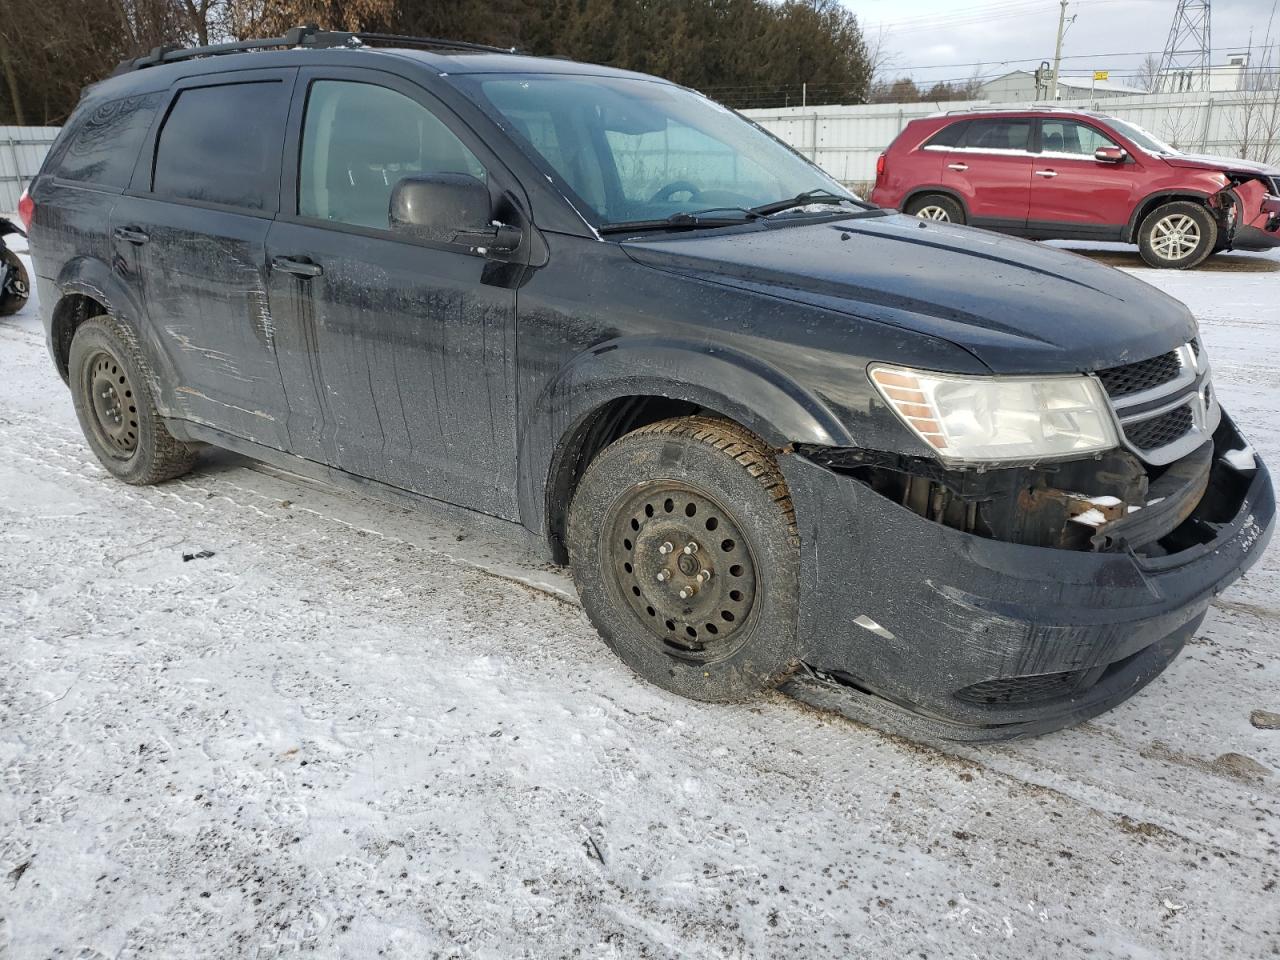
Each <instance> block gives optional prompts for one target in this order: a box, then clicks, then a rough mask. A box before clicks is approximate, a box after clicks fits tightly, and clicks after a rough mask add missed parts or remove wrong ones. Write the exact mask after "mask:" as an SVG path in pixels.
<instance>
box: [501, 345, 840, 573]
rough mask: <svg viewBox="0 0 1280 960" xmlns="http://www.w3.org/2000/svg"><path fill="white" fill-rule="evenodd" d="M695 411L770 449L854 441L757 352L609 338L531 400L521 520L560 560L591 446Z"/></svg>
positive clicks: (523, 441)
mask: <svg viewBox="0 0 1280 960" xmlns="http://www.w3.org/2000/svg"><path fill="white" fill-rule="evenodd" d="M695 413H703V414H710V415H714V416H718V417H721V418H723V419H726V420H729V421H732V422H734V423H737V424H739V425H740V426H742V427H744V428H746V429H747V430H750V431H751V432H752V433H754V434H756V435H757V436H758V437H760V438H761V439H762V440H763V441H764V442H765V443H766V444H768V445H769V446H770V447H771V448H773V449H775V450H780V449H783V448H785V447H786V446H787V445H788V444H791V443H796V442H803V443H818V444H824V445H835V446H840V445H849V444H852V443H853V440H852V438H851V437H850V435H849V433H848V431H847V429H846V428H845V427H844V425H843V424H841V423H840V421H839V420H838V419H837V418H836V417H835V415H834V414H832V413H831V412H830V410H828V409H827V408H826V406H825V405H824V404H823V403H822V402H821V400H819V399H818V398H817V397H814V396H813V395H812V394H810V393H808V392H807V391H804V390H802V389H801V388H800V387H799V386H798V385H797V384H796V383H795V382H794V381H793V380H791V379H790V378H789V377H787V376H786V375H785V374H783V373H782V372H781V371H778V370H777V369H775V368H773V367H772V366H770V365H768V364H765V363H763V362H762V361H760V360H757V359H756V358H753V357H749V356H747V355H745V354H742V353H739V352H737V351H732V350H725V349H723V348H720V347H713V346H711V345H709V344H706V343H679V342H673V341H661V342H659V341H655V340H653V339H644V340H634V341H610V342H609V343H605V344H601V345H600V346H598V347H595V348H593V349H592V350H590V351H587V352H586V353H584V354H582V355H580V356H579V357H578V358H576V359H575V360H574V361H573V362H572V363H570V364H569V365H568V366H567V367H566V368H565V369H564V370H563V371H562V372H561V374H560V376H558V377H557V378H556V379H555V380H554V381H553V382H552V383H551V384H549V385H548V386H547V388H546V389H545V390H544V391H543V393H542V395H541V397H540V398H539V400H538V401H537V403H536V404H535V407H534V410H533V412H532V415H531V417H530V419H529V421H528V424H527V426H526V427H525V429H524V430H523V431H522V433H521V438H520V463H521V495H520V513H521V520H522V522H523V523H524V525H525V526H526V527H527V528H528V529H530V530H533V531H536V532H540V533H541V534H542V535H543V536H544V537H545V539H546V542H547V543H548V545H549V546H550V548H551V551H552V554H553V556H554V558H555V559H556V560H557V562H564V560H565V558H566V550H565V526H566V522H567V518H568V510H569V503H570V501H571V500H572V497H573V492H574V490H575V489H576V488H577V484H578V481H579V480H580V479H581V477H582V474H583V473H584V472H585V470H586V468H587V466H588V465H589V464H590V462H591V460H592V459H593V458H594V457H595V455H596V454H597V453H599V452H600V451H601V450H603V449H604V448H605V447H606V446H608V445H609V444H610V443H612V442H613V441H614V440H615V439H617V438H618V437H619V436H622V435H623V434H625V433H628V432H630V431H631V430H634V429H637V428H639V427H642V426H645V425H647V424H649V423H653V422H656V421H658V420H663V419H667V418H669V417H673V416H687V415H691V414H695Z"/></svg>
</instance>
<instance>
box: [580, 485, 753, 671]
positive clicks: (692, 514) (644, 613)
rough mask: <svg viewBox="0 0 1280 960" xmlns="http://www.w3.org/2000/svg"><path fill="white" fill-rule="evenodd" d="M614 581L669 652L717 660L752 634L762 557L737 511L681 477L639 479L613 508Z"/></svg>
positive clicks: (605, 537) (604, 554) (604, 535)
mask: <svg viewBox="0 0 1280 960" xmlns="http://www.w3.org/2000/svg"><path fill="white" fill-rule="evenodd" d="M600 557H601V558H602V559H603V560H604V561H605V562H606V563H607V564H608V567H609V569H608V570H607V571H606V573H607V574H608V580H609V585H610V587H611V588H612V589H613V591H614V592H615V593H616V594H617V596H618V597H619V598H620V599H622V600H623V601H624V602H625V604H626V606H627V607H628V608H629V609H630V610H631V612H632V614H634V616H635V618H636V619H637V620H638V621H639V622H640V623H641V624H642V625H643V627H644V629H645V630H646V631H647V632H648V635H649V636H650V637H652V639H653V642H654V644H655V646H656V647H657V648H658V649H660V650H661V651H662V652H663V653H665V654H667V655H668V656H675V657H679V658H682V659H685V660H690V661H693V662H696V663H712V662H715V661H718V660H722V659H724V658H725V657H728V656H732V654H733V653H734V652H735V651H736V650H737V649H738V647H739V646H740V644H741V640H742V639H743V638H744V637H745V636H746V635H747V634H748V633H749V630H748V627H749V625H750V624H751V622H752V614H753V613H754V611H755V605H756V595H757V579H756V562H755V558H754V556H753V554H752V550H751V546H750V544H749V542H748V541H747V538H746V536H745V535H744V533H743V532H742V530H741V528H740V527H739V525H738V521H737V520H736V519H735V517H734V516H733V514H732V512H731V511H729V510H727V509H726V508H725V507H724V506H723V505H722V504H721V503H720V502H719V501H717V500H716V499H715V498H713V497H711V496H710V495H709V494H707V493H706V492H704V491H702V490H699V489H697V488H696V487H693V486H691V485H689V484H686V483H681V482H679V481H675V480H656V481H651V482H648V483H642V484H638V485H637V486H635V487H633V488H631V489H630V490H628V491H627V492H626V493H624V494H623V496H622V497H621V498H619V499H618V500H617V501H616V502H615V503H614V505H613V507H612V508H611V509H610V510H609V514H608V518H607V520H606V523H605V524H604V527H603V529H602V531H601V544H600Z"/></svg>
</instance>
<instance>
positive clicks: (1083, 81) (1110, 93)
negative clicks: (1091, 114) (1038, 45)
mask: <svg viewBox="0 0 1280 960" xmlns="http://www.w3.org/2000/svg"><path fill="white" fill-rule="evenodd" d="M1052 84H1053V81H1052V79H1050V80H1049V81H1048V82H1047V85H1046V86H1045V87H1040V86H1037V84H1036V75H1035V73H1034V72H1032V71H1029V70H1014V71H1013V72H1012V73H1006V74H1005V75H1004V76H1002V77H996V78H995V79H994V80H988V81H987V82H986V83H984V84H983V85H982V86H981V87H980V88H979V93H978V96H979V98H981V99H983V100H991V101H994V102H996V103H1016V102H1018V101H1021V100H1027V101H1034V100H1050V99H1052V98H1053V90H1052V89H1049V88H1050V87H1051V86H1052ZM1058 91H1059V95H1058V99H1060V100H1081V99H1093V100H1109V99H1112V98H1114V97H1133V96H1138V95H1141V94H1142V93H1144V92H1145V91H1142V90H1135V89H1134V88H1132V87H1126V86H1124V85H1123V84H1120V83H1115V82H1114V81H1111V80H1094V79H1093V74H1089V75H1088V76H1083V77H1082V76H1066V75H1063V76H1061V77H1059V78H1058Z"/></svg>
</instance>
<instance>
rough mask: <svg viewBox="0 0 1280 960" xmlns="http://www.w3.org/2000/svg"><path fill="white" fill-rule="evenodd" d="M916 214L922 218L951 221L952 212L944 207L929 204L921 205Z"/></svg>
mask: <svg viewBox="0 0 1280 960" xmlns="http://www.w3.org/2000/svg"><path fill="white" fill-rule="evenodd" d="M916 216H917V217H919V218H920V219H921V220H945V221H947V222H948V223H950V222H951V214H949V213H947V211H946V210H944V209H943V208H942V207H939V206H936V205H934V204H929V206H927V207H921V208H920V209H919V210H917V211H916Z"/></svg>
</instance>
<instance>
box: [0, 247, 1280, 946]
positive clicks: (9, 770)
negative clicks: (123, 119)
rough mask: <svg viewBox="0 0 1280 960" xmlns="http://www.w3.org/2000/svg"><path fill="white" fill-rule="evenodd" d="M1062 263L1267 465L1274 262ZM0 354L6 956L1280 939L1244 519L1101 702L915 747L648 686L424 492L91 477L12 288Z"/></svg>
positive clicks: (276, 475) (1269, 603) (211, 465)
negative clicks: (1195, 265) (1192, 320)
mask: <svg viewBox="0 0 1280 960" xmlns="http://www.w3.org/2000/svg"><path fill="white" fill-rule="evenodd" d="M1091 255H1093V256H1098V257H1101V258H1103V259H1107V260H1108V261H1109V262H1115V263H1117V264H1118V265H1120V266H1122V267H1123V268H1125V269H1131V270H1134V272H1136V273H1138V274H1139V275H1140V276H1142V277H1143V278H1144V279H1147V280H1149V281H1151V282H1153V283H1156V284H1157V285H1158V286H1160V287H1161V288H1163V289H1165V290H1168V291H1170V292H1172V293H1174V294H1175V295H1176V296H1179V297H1182V298H1183V299H1185V300H1186V301H1187V303H1189V304H1190V305H1191V306H1192V308H1193V309H1194V310H1195V312H1196V313H1197V314H1198V316H1199V317H1200V318H1201V322H1202V324H1203V339H1204V342H1205V343H1206V345H1207V347H1208V350H1209V355H1210V357H1211V358H1212V360H1213V363H1214V366H1215V370H1216V376H1217V381H1218V387H1219V390H1220V393H1221V395H1222V396H1223V398H1224V400H1225V402H1226V403H1227V404H1228V406H1229V408H1230V409H1231V411H1232V413H1233V414H1234V415H1235V416H1236V417H1237V419H1238V420H1239V421H1240V422H1241V423H1242V425H1243V427H1244V429H1245V431H1246V432H1247V433H1248V434H1249V435H1250V436H1251V437H1252V438H1253V440H1254V443H1255V445H1256V446H1257V447H1258V449H1259V450H1260V452H1261V453H1262V455H1263V456H1264V457H1265V458H1267V459H1268V460H1269V461H1270V462H1271V463H1272V464H1280V416H1278V414H1280V258H1277V257H1275V256H1272V257H1249V256H1222V257H1219V258H1217V259H1215V260H1214V261H1213V262H1212V263H1211V264H1210V266H1209V267H1207V268H1206V269H1202V270H1198V271H1195V272H1192V273H1180V274H1171V273H1159V274H1157V273H1154V272H1151V271H1147V270H1145V269H1142V268H1141V266H1140V263H1139V261H1138V260H1137V258H1136V256H1135V255H1134V254H1132V253H1131V252H1128V251H1110V252H1094V253H1093V254H1091ZM0 360H2V361H3V362H2V364H0V371H2V372H0V450H3V452H4V456H3V457H0V957H5V958H14V960H18V958H21V960H27V958H32V960H34V958H44V957H64V958H81V960H91V958H93V960H96V958H133V957H141V956H156V957H163V958H184V957H193V958H194V957H201V958H207V957H218V958H229V957H241V956H243V957H260V958H261V957H282V956H294V955H297V954H306V953H312V954H316V955H320V956H335V957H336V956H342V957H361V958H363V957H375V956H378V957H391V958H395V957H400V958H412V960H422V958H427V957H436V956H439V957H485V958H497V960H511V958H517V957H580V958H612V957H669V956H672V957H674V956H679V957H698V958H701V957H733V958H737V957H756V956H760V957H777V956H794V957H806V958H807V957H824V956H830V957H889V956H892V957H908V956H910V957H950V956H965V957H970V956H971V957H983V958H996V957H1016V958H1020V960H1021V958H1028V957H1064V956H1082V955H1089V956H1094V957H1114V958H1157V957H1178V958H1190V957H1229V958H1246V957H1261V956H1272V955H1274V954H1275V953H1276V952H1277V951H1280V730H1277V729H1274V726H1275V725H1276V723H1277V722H1280V717H1277V716H1275V715H1276V714H1280V652H1278V651H1277V646H1276V636H1277V630H1278V628H1280V599H1278V597H1277V585H1278V583H1280V576H1278V574H1280V558H1278V551H1277V550H1275V549H1273V550H1272V551H1271V552H1270V554H1269V555H1268V556H1267V557H1266V558H1265V559H1264V560H1263V562H1262V564H1261V565H1260V566H1259V567H1258V568H1256V569H1255V571H1254V572H1253V573H1252V574H1251V575H1250V576H1249V577H1248V578H1247V579H1246V580H1245V581H1243V582H1242V583H1240V584H1239V585H1237V586H1236V587H1234V588H1232V589H1231V590H1230V591H1229V592H1228V593H1227V594H1226V595H1225V596H1224V597H1222V598H1221V599H1220V600H1219V601H1218V603H1217V604H1216V605H1215V607H1216V609H1215V612H1214V613H1213V614H1212V615H1211V617H1210V619H1209V620H1208V621H1207V622H1206V625H1205V627H1204V628H1203V629H1202V631H1201V633H1200V635H1199V636H1198V637H1197V638H1196V639H1195V641H1194V642H1193V643H1192V644H1191V645H1190V646H1189V647H1188V649H1187V651H1186V652H1185V653H1184V654H1183V656H1182V657H1181V658H1180V659H1179V660H1178V661H1177V662H1176V663H1175V664H1174V665H1173V667H1172V668H1171V669H1170V670H1169V671H1168V672H1167V673H1166V674H1165V676H1164V677H1163V678H1161V679H1160V680H1158V681H1157V682H1155V683H1153V684H1152V685H1151V686H1150V687H1148V688H1147V689H1146V690H1145V691H1144V692H1143V693H1141V694H1140V695H1139V696H1138V697H1137V698H1136V699H1134V700H1132V701H1130V702H1128V703H1126V704H1125V705H1123V706H1122V707H1120V708H1119V709H1117V710H1116V711H1114V712H1113V713H1111V714H1109V715H1107V716H1104V717H1102V718H1100V719H1098V720H1096V721H1093V722H1091V723H1088V724H1085V725H1083V726H1081V727H1079V728H1077V729H1074V730H1070V731H1066V732H1063V733H1059V734H1055V735H1052V736H1048V737H1044V738H1041V739H1038V740H1034V741H1031V742H1026V743H1019V744H1014V745H1004V746H994V747H981V748H968V747H948V748H946V749H937V748H933V747H925V746H920V745H917V744H913V743H909V742H906V741H903V740H901V739H898V738H895V737H893V736H890V735H886V734H883V733H880V732H877V731H876V730H873V729H869V728H866V727H863V726H860V725H857V724H855V723H851V722H847V721H844V720H841V719H838V718H831V717H828V716H824V715H820V714H817V713H815V712H813V711H811V710H808V709H806V708H803V707H801V706H800V705H798V704H796V703H794V702H792V701H789V700H788V699H786V698H785V697H783V696H780V695H775V696H772V697H770V698H768V699H766V700H764V701H763V702H761V703H759V704H757V705H755V706H750V707H722V706H706V705H699V704H695V703H690V702H686V701H683V700H680V699H677V698H675V697H673V696H669V695H667V694H665V693H663V692H662V691H660V690H657V689H655V688H653V687H650V686H646V685H644V684H642V683H641V682H639V681H637V680H636V679H634V678H633V677H632V676H631V675H630V674H629V673H628V672H627V670H626V669H625V668H624V667H622V666H621V665H620V664H619V663H618V662H617V661H616V660H615V659H614V658H613V657H612V656H611V655H610V654H609V652H608V651H607V650H606V649H605V648H604V646H603V644H601V643H600V641H599V640H598V638H597V637H596V636H595V635H594V633H593V631H592V630H591V628H590V626H589V625H588V624H587V622H586V620H585V619H584V617H583V615H582V613H581V612H580V610H579V609H578V608H577V606H576V605H575V602H574V601H573V600H572V590H571V588H570V586H569V584H568V583H567V581H566V580H565V578H564V576H563V574H562V573H561V572H560V571H558V570H556V569H554V568H550V567H547V566H545V565H543V564H541V563H540V562H539V561H538V560H537V559H536V558H531V557H528V556H526V555H524V554H523V553H522V552H521V551H520V550H519V549H517V548H514V547H511V546H508V545H504V544H502V543H501V542H498V541H495V540H494V539H493V537H492V534H487V533H486V532H485V531H483V530H476V529H472V528H468V527H461V526H458V525H457V522H456V521H454V520H450V519H447V518H441V517H436V516H428V515H424V514H422V513H411V512H408V511H406V510H403V509H401V508H398V507H392V506H386V505H383V504H381V503H377V502H374V501H370V500H364V499H360V498H358V497H355V496H352V495H348V494H344V493H337V492H334V491H332V490H328V489H326V488H323V487H321V486H318V485H315V484H312V483H309V482H306V481H302V480H298V479H296V478H293V477H291V476H289V475H286V474H282V473H280V472H278V471H274V470H271V469H268V468H266V467H262V466H259V465H255V464H253V463H250V462H248V461H245V460H241V459H238V458H236V457H232V456H228V455H217V456H210V457H208V458H207V459H206V461H205V462H204V463H203V464H202V466H201V467H200V468H199V469H198V470H197V472H195V473H194V474H192V475H191V476H189V477H187V478H185V479H183V480H180V481H177V482H174V483H170V484H166V485H163V486H160V487H155V488H147V489H136V488H129V487H125V486H122V485H120V484H118V483H115V482H113V481H111V480H109V479H108V478H107V476H106V474H105V473H104V471H103V470H102V469H101V468H100V467H99V466H98V465H97V463H96V462H95V461H94V459H93V457H92V456H91V454H90V453H89V451H88V449H87V447H86V446H85V445H84V443H83V442H82V440H81V438H80V434H79V431H78V429H77V426H76V423H75V419H74V416H73V414H72V411H71V403H70V400H69V398H68V396H67V393H66V390H65V388H64V387H63V385H62V384H61V382H60V381H59V380H58V379H57V377H56V375H55V373H54V371H53V368H52V366H51V364H50V362H49V360H48V358H47V356H46V355H45V351H44V346H43V342H42V337H41V334H40V331H39V323H38V320H37V318H36V315H35V310H34V308H33V307H29V308H28V309H27V310H26V311H24V313H23V314H21V315H20V316H18V317H16V318H9V319H6V320H0ZM200 551H211V552H212V556H206V557H195V558H193V559H190V560H187V559H185V557H186V556H189V555H193V554H197V553H198V552H200ZM1266 711H1269V712H1270V713H1269V714H1268V713H1267V712H1266ZM1268 727H1271V729H1268Z"/></svg>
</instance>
